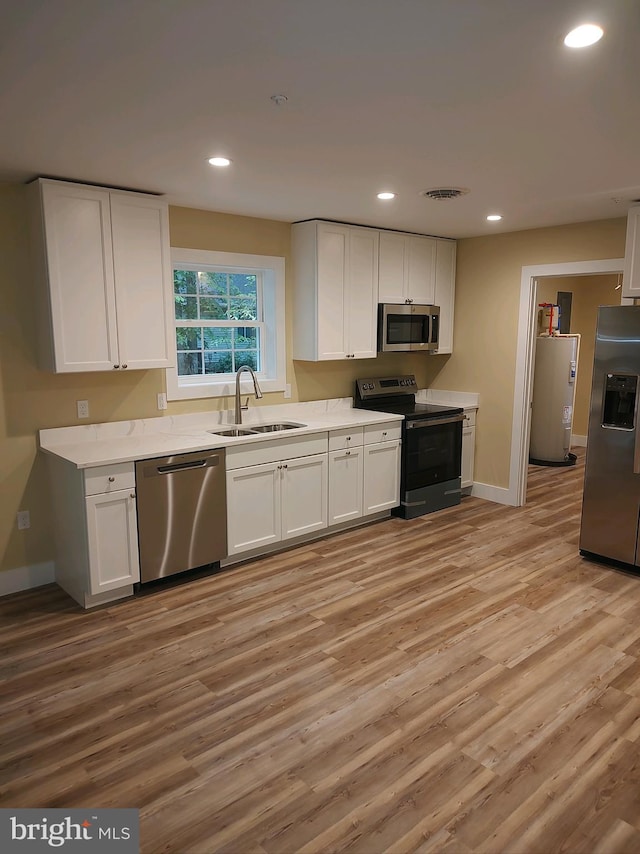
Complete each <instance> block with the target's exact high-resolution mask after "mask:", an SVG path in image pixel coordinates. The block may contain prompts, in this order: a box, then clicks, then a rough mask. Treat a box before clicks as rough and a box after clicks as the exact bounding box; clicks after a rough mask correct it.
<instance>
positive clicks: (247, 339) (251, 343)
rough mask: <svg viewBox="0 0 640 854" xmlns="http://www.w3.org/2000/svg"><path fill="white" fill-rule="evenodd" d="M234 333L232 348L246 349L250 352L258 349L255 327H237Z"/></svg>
mask: <svg viewBox="0 0 640 854" xmlns="http://www.w3.org/2000/svg"><path fill="white" fill-rule="evenodd" d="M234 333H235V335H234V339H233V346H234V347H236V348H243V347H247V348H250V349H252V350H256V349H258V347H259V344H258V329H257V328H256V327H255V326H237V327H236V328H235V329H234Z"/></svg>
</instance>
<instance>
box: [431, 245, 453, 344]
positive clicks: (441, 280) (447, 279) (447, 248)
mask: <svg viewBox="0 0 640 854" xmlns="http://www.w3.org/2000/svg"><path fill="white" fill-rule="evenodd" d="M455 284H456V242H455V240H444V239H437V240H436V292H435V305H438V306H440V334H439V336H438V350H437V352H438V353H452V352H453V308H454V301H455Z"/></svg>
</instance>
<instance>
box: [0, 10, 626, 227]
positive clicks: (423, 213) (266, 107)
mask: <svg viewBox="0 0 640 854" xmlns="http://www.w3.org/2000/svg"><path fill="white" fill-rule="evenodd" d="M589 20H591V21H593V20H595V21H598V22H600V23H601V24H602V25H603V26H604V27H605V37H604V38H603V39H602V41H601V42H599V43H598V44H596V45H595V46H593V47H591V48H587V49H584V50H581V51H576V50H570V49H568V48H565V47H564V45H563V44H562V39H563V37H564V35H565V33H566V32H567V31H568V30H569V29H570V28H571V27H572V26H574V25H576V24H578V23H582V22H584V21H589ZM639 37H640V2H638V0H4V2H3V3H2V5H1V7H0V181H27V180H30V179H32V178H33V177H35V176H37V175H46V176H49V177H59V178H67V179H72V180H78V181H87V182H93V183H98V184H106V185H110V186H120V187H128V188H132V189H139V190H146V191H152V192H158V193H164V194H166V197H167V198H168V200H169V201H170V202H172V203H174V204H178V205H187V206H191V207H198V208H205V209H211V210H216V211H225V212H230V213H235V214H246V215H250V216H258V217H267V218H270V219H278V220H285V221H295V220H299V219H308V218H315V217H321V218H327V219H336V220H342V221H345V222H354V223H363V224H367V225H374V226H380V227H387V228H398V229H402V230H408V231H416V232H422V233H426V234H436V235H441V236H448V237H465V236H473V235H483V234H487V233H495V232H499V231H516V230H520V229H526V228H536V227H539V226H547V225H556V224H561V223H570V222H579V221H586V220H594V219H606V218H610V217H617V216H625V215H626V212H627V209H628V207H629V204H630V202H631V201H632V200H635V199H637V198H640V94H639V90H640V38H639ZM276 93H277V94H284V95H286V96H287V98H288V101H287V103H286V104H284V105H282V106H276V105H275V104H274V103H273V102H272V101H271V100H270V96H271V95H273V94H276ZM221 153H223V154H226V155H227V156H229V157H230V158H232V160H233V164H232V166H231V167H230V168H229V169H227V170H219V169H213V168H212V167H211V166H209V165H208V163H207V158H208V157H210V156H212V155H215V154H221ZM439 186H459V187H466V188H469V190H470V192H469V194H468V195H465V196H463V197H461V198H459V199H457V200H455V201H429V200H426V199H424V198H422V197H421V196H420V195H419V192H420V191H421V190H423V189H426V188H428V187H439ZM386 189H391V190H394V191H395V192H397V193H398V194H399V195H398V197H397V198H396V199H395V200H394V201H392V202H386V203H383V202H380V201H378V200H377V199H376V197H375V194H376V193H377V192H378V191H379V190H386ZM496 211H497V212H499V213H502V214H504V220H503V221H502V222H501V223H498V224H489V223H487V222H486V220H485V216H486V215H487V214H489V213H492V212H496Z"/></svg>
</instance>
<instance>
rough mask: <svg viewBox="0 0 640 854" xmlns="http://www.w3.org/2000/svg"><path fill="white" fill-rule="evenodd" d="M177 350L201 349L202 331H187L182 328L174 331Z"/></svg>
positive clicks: (187, 329) (196, 329)
mask: <svg viewBox="0 0 640 854" xmlns="http://www.w3.org/2000/svg"><path fill="white" fill-rule="evenodd" d="M176 346H177V348H178V350H199V349H200V348H201V347H202V329H198V328H195V329H189V328H186V327H184V326H182V327H180V326H179V327H178V328H177V329H176Z"/></svg>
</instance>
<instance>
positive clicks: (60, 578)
mask: <svg viewBox="0 0 640 854" xmlns="http://www.w3.org/2000/svg"><path fill="white" fill-rule="evenodd" d="M47 459H48V464H49V472H50V482H51V492H52V497H53V510H54V524H55V536H56V582H57V583H58V584H59V586H60V587H62V589H63V590H66V592H67V593H68V594H69V595H70V596H72V597H73V598H74V599H75V600H76V602H79V603H80V604H81V605H82V606H83V607H84V608H90V607H93V606H94V605H101V604H104V603H105V602H111V601H113V600H115V599H121V598H123V597H125V596H130V595H131V594H132V593H133V585H134V584H136V583H137V582H138V581H140V565H139V560H138V530H137V513H136V493H135V469H134V464H133V463H115V464H113V465H107V466H98V467H95V468H88V469H84V470H82V469H78V468H76V466H75V465H73V464H72V463H69V462H66V461H65V460H62V459H60V458H59V457H55V456H49V457H48V458H47Z"/></svg>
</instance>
